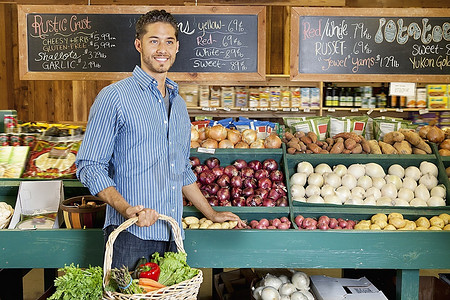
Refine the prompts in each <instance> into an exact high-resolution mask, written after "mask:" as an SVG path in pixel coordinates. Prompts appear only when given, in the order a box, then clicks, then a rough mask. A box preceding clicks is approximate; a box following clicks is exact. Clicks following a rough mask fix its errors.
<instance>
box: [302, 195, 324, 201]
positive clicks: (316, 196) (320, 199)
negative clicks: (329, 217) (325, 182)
mask: <svg viewBox="0 0 450 300" xmlns="http://www.w3.org/2000/svg"><path fill="white" fill-rule="evenodd" d="M306 202H307V203H325V201H324V200H323V198H322V197H320V196H319V195H312V196H311V197H309V198H308V199H306Z"/></svg>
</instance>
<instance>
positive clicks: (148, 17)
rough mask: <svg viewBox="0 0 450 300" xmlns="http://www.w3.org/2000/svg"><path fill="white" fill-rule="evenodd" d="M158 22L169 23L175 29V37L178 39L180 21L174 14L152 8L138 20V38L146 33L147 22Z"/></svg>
mask: <svg viewBox="0 0 450 300" xmlns="http://www.w3.org/2000/svg"><path fill="white" fill-rule="evenodd" d="M156 22H163V23H168V24H170V25H172V26H173V28H174V29H175V38H176V39H177V40H178V23H177V20H176V19H175V18H174V16H173V15H172V14H170V13H168V12H166V11H165V10H164V9H163V10H157V9H155V10H151V11H149V12H147V13H146V14H144V15H142V16H141V17H140V18H139V20H138V21H137V22H136V38H137V39H140V38H141V37H142V36H143V35H145V33H146V30H145V27H146V25H147V24H152V23H156Z"/></svg>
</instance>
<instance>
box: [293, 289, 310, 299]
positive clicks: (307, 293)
mask: <svg viewBox="0 0 450 300" xmlns="http://www.w3.org/2000/svg"><path fill="white" fill-rule="evenodd" d="M299 292H301V293H303V295H305V296H306V298H308V300H315V298H314V296H313V294H311V292H310V291H307V290H304V289H302V290H300V291H299ZM291 300H292V299H291Z"/></svg>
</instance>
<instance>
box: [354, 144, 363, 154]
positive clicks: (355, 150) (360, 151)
mask: <svg viewBox="0 0 450 300" xmlns="http://www.w3.org/2000/svg"><path fill="white" fill-rule="evenodd" d="M352 153H353V154H360V153H362V146H361V144H356V146H355V147H354V148H353V149H352Z"/></svg>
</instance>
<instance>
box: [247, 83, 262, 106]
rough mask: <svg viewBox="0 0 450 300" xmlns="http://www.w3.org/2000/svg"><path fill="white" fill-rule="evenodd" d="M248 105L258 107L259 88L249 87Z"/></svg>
mask: <svg viewBox="0 0 450 300" xmlns="http://www.w3.org/2000/svg"><path fill="white" fill-rule="evenodd" d="M248 106H249V107H251V108H258V107H259V88H255V87H253V88H250V89H249V99H248Z"/></svg>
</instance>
